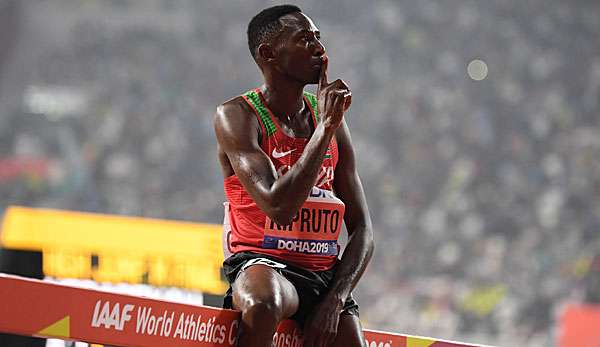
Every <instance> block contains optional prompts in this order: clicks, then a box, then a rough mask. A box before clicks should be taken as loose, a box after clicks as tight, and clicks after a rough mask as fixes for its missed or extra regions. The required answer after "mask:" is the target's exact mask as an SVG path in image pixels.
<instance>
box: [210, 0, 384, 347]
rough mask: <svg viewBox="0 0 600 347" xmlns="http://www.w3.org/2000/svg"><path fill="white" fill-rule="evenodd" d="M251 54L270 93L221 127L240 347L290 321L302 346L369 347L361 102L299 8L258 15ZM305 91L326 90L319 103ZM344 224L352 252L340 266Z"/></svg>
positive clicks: (226, 109) (267, 338) (253, 98)
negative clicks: (355, 140) (353, 112)
mask: <svg viewBox="0 0 600 347" xmlns="http://www.w3.org/2000/svg"><path fill="white" fill-rule="evenodd" d="M248 45H249V48H250V52H251V54H252V56H253V57H254V60H255V61H256V63H257V64H258V66H259V68H260V70H261V72H262V74H263V77H264V84H263V85H262V86H260V87H258V88H256V89H253V90H250V91H248V92H246V93H244V94H243V95H241V96H238V97H235V98H233V99H231V100H229V101H227V102H225V103H223V104H222V105H221V106H219V107H218V109H217V112H216V114H215V118H214V126H215V132H216V136H217V140H218V145H219V150H218V152H219V153H218V157H219V160H220V163H221V167H222V170H223V176H224V186H225V195H226V197H227V203H226V204H225V205H226V209H225V211H226V216H225V219H226V221H227V223H226V225H225V227H226V235H225V237H226V238H225V241H226V243H227V250H228V252H229V253H231V255H230V256H229V257H228V258H227V259H226V260H225V262H224V264H223V266H224V269H225V275H226V276H227V279H228V280H229V282H230V284H231V287H230V289H229V290H228V292H227V294H226V296H225V302H224V306H225V307H226V308H234V309H237V310H240V311H241V312H242V324H241V333H240V337H239V345H240V346H244V347H256V346H262V347H267V346H271V343H272V339H273V334H274V333H275V331H276V328H277V325H278V324H279V322H280V321H282V320H284V319H287V318H291V319H294V320H296V321H297V322H298V324H299V326H300V327H301V328H302V329H303V334H304V346H311V347H312V346H364V345H365V341H364V337H363V334H362V329H361V325H360V321H359V319H358V305H357V303H356V302H355V301H354V299H353V298H352V295H351V292H352V290H353V289H354V287H355V286H356V284H357V282H358V280H359V279H360V277H361V276H362V274H363V272H364V271H365V268H366V266H367V264H368V262H369V261H370V259H371V255H372V253H373V248H374V246H373V232H372V228H371V219H370V216H369V211H368V208H367V204H366V200H365V196H364V192H363V188H362V184H361V182H360V178H359V176H358V173H357V171H356V165H355V157H354V150H353V147H352V142H351V140H350V134H349V131H348V126H347V125H346V123H345V121H344V112H345V111H346V110H347V109H348V108H349V107H350V103H351V99H352V93H351V92H350V88H349V87H348V85H347V84H346V83H345V82H344V81H342V80H340V79H338V80H335V81H333V82H329V81H328V79H327V66H328V58H327V56H326V54H325V48H324V47H323V45H322V44H321V42H320V32H319V30H318V29H317V27H316V26H315V24H314V23H313V21H312V20H311V19H310V18H309V17H308V16H306V15H305V14H304V13H302V12H301V10H300V9H299V8H298V7H296V6H291V5H280V6H274V7H271V8H268V9H265V10H263V11H262V12H260V13H259V14H257V15H256V16H255V17H254V18H252V20H251V21H250V24H249V25H248ZM307 84H318V86H317V95H313V94H310V93H308V92H305V91H304V87H305V86H306V85H307ZM342 223H345V224H346V229H347V231H348V244H347V246H346V249H345V251H344V253H343V255H342V257H341V258H338V256H339V248H340V246H339V244H338V238H339V236H340V233H341V232H342Z"/></svg>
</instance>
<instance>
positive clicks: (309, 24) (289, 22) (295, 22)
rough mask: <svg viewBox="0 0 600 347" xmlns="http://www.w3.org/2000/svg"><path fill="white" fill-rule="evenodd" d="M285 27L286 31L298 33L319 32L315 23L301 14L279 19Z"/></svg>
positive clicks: (290, 14)
mask: <svg viewBox="0 0 600 347" xmlns="http://www.w3.org/2000/svg"><path fill="white" fill-rule="evenodd" d="M279 21H280V22H281V24H283V26H284V31H286V32H288V33H292V34H293V33H296V32H299V31H319V29H318V28H317V26H316V25H315V23H314V22H313V21H312V19H310V18H309V17H308V16H307V15H305V14H304V13H301V12H295V13H289V14H286V15H285V16H283V17H281V18H279Z"/></svg>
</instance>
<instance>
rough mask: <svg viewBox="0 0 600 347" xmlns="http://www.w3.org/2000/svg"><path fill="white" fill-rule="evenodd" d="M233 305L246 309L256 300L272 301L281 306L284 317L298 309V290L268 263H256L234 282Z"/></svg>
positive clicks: (236, 307) (239, 308) (232, 287)
mask: <svg viewBox="0 0 600 347" xmlns="http://www.w3.org/2000/svg"><path fill="white" fill-rule="evenodd" d="M231 289H232V294H233V307H234V308H235V309H238V310H242V311H243V310H244V308H245V307H246V306H247V305H251V304H253V303H256V302H263V303H271V304H274V305H276V306H277V307H280V308H281V311H282V313H283V318H288V317H290V316H291V315H293V314H294V313H295V312H296V310H298V302H299V299H298V292H297V291H296V288H295V287H294V285H293V284H292V283H291V282H290V281H289V280H287V279H286V278H285V277H283V276H282V275H281V274H280V273H278V272H277V271H275V270H274V269H273V268H271V267H269V266H267V265H261V264H256V265H252V266H250V267H248V268H246V269H244V270H243V271H242V272H240V274H239V275H238V277H237V279H236V280H235V281H234V282H233V284H232V286H231Z"/></svg>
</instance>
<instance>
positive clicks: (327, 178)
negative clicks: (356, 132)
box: [263, 132, 338, 190]
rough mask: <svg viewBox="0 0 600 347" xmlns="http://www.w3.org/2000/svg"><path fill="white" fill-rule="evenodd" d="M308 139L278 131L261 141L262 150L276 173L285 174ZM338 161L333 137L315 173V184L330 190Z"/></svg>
mask: <svg viewBox="0 0 600 347" xmlns="http://www.w3.org/2000/svg"><path fill="white" fill-rule="evenodd" d="M309 140H310V139H307V138H292V137H289V136H287V135H285V134H281V133H280V132H276V133H275V134H273V135H272V136H269V137H268V138H267V139H266V141H264V142H263V150H264V151H265V153H267V155H268V156H269V158H270V159H271V162H272V163H273V166H275V169H276V170H277V175H278V176H279V177H280V176H283V175H285V174H286V173H287V172H288V171H289V170H290V169H291V168H292V167H293V166H294V165H295V164H296V162H297V161H298V160H299V159H300V157H301V156H302V153H304V150H305V148H306V145H307V144H308V141H309ZM337 161H338V148H337V142H336V141H335V138H333V139H332V140H331V142H330V143H329V146H328V148H327V151H326V152H325V155H324V157H323V163H322V164H321V168H320V170H319V174H318V175H317V179H316V182H315V186H316V187H319V188H321V189H326V190H332V189H333V180H334V173H335V167H336V165H337Z"/></svg>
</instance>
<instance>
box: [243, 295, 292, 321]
mask: <svg viewBox="0 0 600 347" xmlns="http://www.w3.org/2000/svg"><path fill="white" fill-rule="evenodd" d="M241 311H242V319H243V320H245V321H247V322H250V321H251V322H253V323H254V324H260V325H276V324H277V323H278V322H279V321H281V320H282V319H283V305H282V302H281V299H280V298H277V297H276V296H271V297H261V298H251V299H247V300H246V302H245V303H244V305H243V307H242V310H241Z"/></svg>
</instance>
